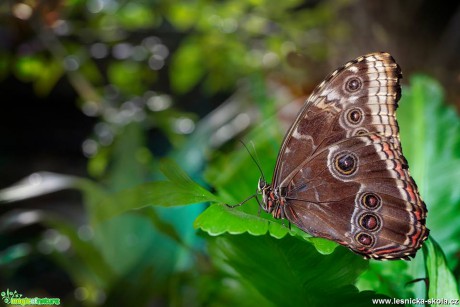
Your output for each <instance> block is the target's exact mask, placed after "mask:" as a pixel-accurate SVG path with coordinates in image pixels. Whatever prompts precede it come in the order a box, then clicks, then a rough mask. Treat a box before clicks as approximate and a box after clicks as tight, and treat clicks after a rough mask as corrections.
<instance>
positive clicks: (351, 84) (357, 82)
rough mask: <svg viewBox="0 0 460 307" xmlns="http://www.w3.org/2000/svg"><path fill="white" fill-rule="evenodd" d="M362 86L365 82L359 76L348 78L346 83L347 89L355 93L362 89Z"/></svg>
mask: <svg viewBox="0 0 460 307" xmlns="http://www.w3.org/2000/svg"><path fill="white" fill-rule="evenodd" d="M362 86H363V82H362V81H361V79H360V78H358V77H352V78H350V79H348V80H347V82H346V83H345V89H346V90H347V92H349V93H354V92H356V91H358V90H360V89H361V87H362Z"/></svg>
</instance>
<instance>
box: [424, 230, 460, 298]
mask: <svg viewBox="0 0 460 307" xmlns="http://www.w3.org/2000/svg"><path fill="white" fill-rule="evenodd" d="M423 248H424V250H425V251H426V252H425V262H426V270H427V276H428V277H429V288H428V298H443V299H447V300H448V301H451V300H457V302H458V301H459V299H460V295H459V293H458V286H457V282H456V280H455V277H454V275H453V274H452V272H451V271H450V269H449V267H448V266H447V262H446V257H445V256H444V253H443V252H442V249H441V247H440V246H439V244H438V243H437V242H436V241H435V240H434V239H433V238H432V237H431V236H430V237H429V238H428V240H427V241H426V242H425V244H424V246H423ZM444 305H446V304H432V305H431V306H444Z"/></svg>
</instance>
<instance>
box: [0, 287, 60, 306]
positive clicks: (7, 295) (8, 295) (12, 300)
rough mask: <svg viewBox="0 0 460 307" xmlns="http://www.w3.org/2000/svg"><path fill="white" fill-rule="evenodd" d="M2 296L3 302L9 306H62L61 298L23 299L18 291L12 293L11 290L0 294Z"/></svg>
mask: <svg viewBox="0 0 460 307" xmlns="http://www.w3.org/2000/svg"><path fill="white" fill-rule="evenodd" d="M0 294H1V296H2V300H3V302H5V304H9V305H21V306H26V305H60V304H61V299H59V298H47V297H44V298H39V297H33V298H30V297H22V294H19V293H18V291H16V290H14V291H10V289H6V291H2V293H0Z"/></svg>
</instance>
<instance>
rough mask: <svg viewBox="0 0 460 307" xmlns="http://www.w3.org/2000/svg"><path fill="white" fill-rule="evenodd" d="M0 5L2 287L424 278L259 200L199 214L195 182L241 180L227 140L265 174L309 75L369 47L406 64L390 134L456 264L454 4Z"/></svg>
mask: <svg viewBox="0 0 460 307" xmlns="http://www.w3.org/2000/svg"><path fill="white" fill-rule="evenodd" d="M0 17H1V18H0V48H1V49H0V90H1V91H0V93H1V101H2V110H1V111H0V116H1V117H0V119H1V121H0V123H1V125H2V126H1V129H0V140H1V142H0V173H1V175H2V176H1V179H0V187H1V188H3V189H2V190H1V191H0V201H1V203H0V214H1V215H0V289H1V291H5V290H6V289H7V288H9V289H15V290H17V291H18V292H19V293H22V294H23V295H24V296H28V297H35V296H38V297H59V298H61V300H62V302H63V304H64V305H65V306H99V305H105V306H112V305H128V304H129V305H138V306H163V305H173V306H182V305H186V306H193V305H196V306H201V305H212V306H221V305H228V304H238V305H242V306H245V305H251V306H252V305H254V303H259V304H263V305H264V306H265V305H280V304H282V303H284V304H288V305H289V302H291V305H299V304H302V305H306V304H307V305H318V304H321V302H324V301H322V299H324V298H325V297H328V299H329V301H328V302H329V303H331V304H332V303H336V302H338V301H339V302H341V303H342V304H343V302H349V304H350V305H353V306H359V305H362V306H368V305H369V299H370V298H371V297H372V298H375V297H379V296H382V295H387V296H390V297H397V298H408V297H423V296H424V295H425V288H426V287H425V284H424V283H422V282H419V283H413V284H410V285H406V283H407V282H410V281H411V280H414V279H416V278H422V277H424V276H425V272H424V269H423V257H422V256H421V253H419V256H418V257H417V258H416V259H415V260H414V261H412V262H411V263H406V262H393V263H377V262H370V263H368V262H366V261H363V260H362V259H361V258H359V257H357V256H355V255H353V254H352V253H350V252H348V251H346V250H345V249H343V248H341V247H338V248H336V249H335V250H334V248H335V247H336V246H335V245H332V246H330V244H329V243H328V242H323V241H324V240H319V241H318V240H316V241H315V240H314V239H313V240H311V242H312V243H313V244H314V245H315V246H316V249H315V248H313V247H312V246H311V244H309V243H306V242H305V238H303V235H302V234H301V233H295V231H294V233H292V232H290V233H291V234H292V236H288V235H287V234H288V232H289V231H288V230H287V229H286V228H285V227H283V226H282V225H280V224H279V223H278V222H277V221H273V220H272V219H270V217H268V216H266V215H263V214H262V216H261V217H258V216H257V206H256V204H255V203H253V202H249V203H248V205H247V206H243V207H241V208H239V209H238V210H234V211H230V210H227V209H226V208H224V207H222V206H217V205H212V206H211V207H209V208H208V209H207V210H206V211H204V213H203V214H202V215H201V216H200V217H199V218H198V219H197V217H198V216H199V215H200V214H201V213H202V212H203V210H204V209H205V208H206V206H207V204H206V203H207V202H208V201H213V202H219V201H224V202H231V203H236V202H238V201H241V200H242V199H244V198H245V197H247V196H249V195H251V194H252V193H254V191H255V188H256V182H257V179H258V176H259V173H258V170H257V168H256V167H255V165H254V164H253V163H252V162H251V160H250V158H249V157H248V154H247V153H246V152H245V151H244V150H243V149H242V148H241V145H240V144H239V143H238V142H237V140H238V139H243V140H245V141H246V142H248V143H250V142H254V146H255V151H256V152H257V155H258V157H259V160H260V162H261V166H262V168H263V170H264V172H265V174H266V175H267V174H268V175H267V176H271V172H272V169H273V166H274V163H275V158H276V155H277V152H278V148H279V145H280V141H281V139H282V136H283V133H284V129H286V127H287V126H288V125H289V123H290V122H292V120H293V118H294V116H295V114H296V112H297V110H298V108H299V107H300V106H301V104H302V102H303V100H304V99H305V97H306V96H307V95H308V94H309V93H310V92H311V90H312V89H313V88H314V86H315V85H316V84H318V83H319V82H320V81H321V80H322V78H323V77H324V76H325V75H326V74H327V73H329V72H331V71H332V70H333V69H335V68H336V67H338V66H339V65H341V64H343V63H344V62H345V61H347V60H350V59H353V58H355V57H357V56H359V55H362V54H365V53H368V52H373V51H380V50H383V51H388V52H391V53H392V55H393V56H394V57H395V58H396V60H397V61H398V63H399V64H400V65H401V67H402V69H403V73H404V75H405V76H406V78H405V79H403V81H404V82H405V83H406V84H408V83H409V80H410V84H409V87H405V88H404V89H403V100H402V101H401V109H400V112H399V113H398V119H399V120H400V124H401V138H402V141H403V146H404V152H405V153H406V155H407V158H408V160H409V162H410V165H411V171H412V173H413V175H414V177H415V178H416V180H417V182H418V184H419V187H420V189H421V193H422V196H423V197H424V199H425V200H426V202H427V205H428V208H429V210H430V213H429V220H428V225H429V227H430V228H431V229H432V236H433V238H434V239H436V240H437V241H438V242H439V243H440V246H441V248H442V250H443V251H444V253H445V254H446V260H447V265H448V267H449V268H450V269H451V270H452V271H453V274H454V276H455V279H456V280H457V281H458V279H459V276H460V265H459V261H458V260H459V259H458V258H459V257H458V255H459V250H460V241H459V240H458V237H459V234H460V226H459V225H460V222H459V221H458V219H459V216H460V194H459V191H460V190H459V189H458V188H456V186H455V184H456V183H457V182H458V179H460V171H459V167H458V165H460V164H459V163H458V162H459V161H458V160H459V158H460V157H459V152H460V133H459V129H460V128H459V119H458V116H457V114H456V111H455V109H457V110H458V106H460V90H459V89H460V87H459V83H460V61H459V58H458V54H459V52H460V36H459V35H458V33H459V31H458V29H459V27H460V9H459V6H458V4H457V3H455V2H449V3H442V4H437V3H433V1H423V0H412V1H405V2H400V1H379V2H377V1H372V2H371V1H364V0H361V1H360V0H330V1H320V0H305V1H300V0H288V1H283V2H279V1H276V2H275V1H268V0H238V1H200V0H196V1H176V0H169V1H152V0H136V1H121V0H67V1H65V0H42V1H38V0H24V1H16V0H6V1H2V2H1V3H0ZM414 72H422V73H424V74H428V75H431V76H432V77H434V78H435V79H437V80H438V81H434V80H433V79H430V78H426V77H424V76H420V75H419V76H418V77H416V78H414V79H411V78H408V77H409V76H411V75H412V74H413V73H414ZM443 88H444V89H445V90H443ZM445 101H449V102H450V103H451V106H450V107H446V106H445V104H444V103H445ZM291 102H292V103H291ZM163 158H167V160H162V159H163ZM172 161H175V163H177V164H178V165H179V166H178V165H176V164H175V163H174V162H172ZM187 174H188V175H187ZM189 177H191V178H189ZM23 178H24V179H23ZM192 180H194V181H196V182H198V183H200V184H201V185H202V186H205V187H206V188H207V189H209V190H210V191H213V192H216V193H215V194H216V195H214V194H211V193H210V192H207V191H206V189H204V188H202V187H201V186H199V185H197V184H195V183H194V182H193V181H192ZM51 192H54V193H51ZM190 203H197V204H195V205H192V206H179V205H185V204H190ZM152 205H153V206H152ZM195 220H196V221H195ZM194 221H195V225H193V224H194ZM194 226H195V227H196V228H198V230H197V229H195V228H194ZM229 233H231V234H239V235H235V236H232V235H229ZM254 235H257V236H254ZM274 238H276V239H274ZM316 250H319V251H320V252H321V253H323V254H326V255H323V254H321V253H319V252H317V251H316ZM332 264H333V265H332ZM283 268H289V269H283ZM293 268H297V269H293ZM255 272H259V273H260V274H257V273H255ZM431 282H433V283H434V282H435V280H432V281H431ZM438 288H440V287H438ZM358 289H359V290H358ZM359 291H361V292H359ZM376 293H378V294H376ZM331 295H332V296H331ZM446 295H453V294H452V293H447V294H446ZM287 299H289V300H290V301H289V302H286V301H285V300H287Z"/></svg>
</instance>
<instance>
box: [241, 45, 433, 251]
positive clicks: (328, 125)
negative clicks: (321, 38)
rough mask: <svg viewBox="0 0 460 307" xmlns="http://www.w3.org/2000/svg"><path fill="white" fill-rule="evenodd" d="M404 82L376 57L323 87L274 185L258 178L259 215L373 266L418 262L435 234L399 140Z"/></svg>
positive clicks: (295, 127) (387, 61)
mask: <svg viewBox="0 0 460 307" xmlns="http://www.w3.org/2000/svg"><path fill="white" fill-rule="evenodd" d="M401 78H402V74H401V70H400V67H399V65H398V64H397V63H396V62H395V60H394V59H393V57H392V56H391V55H390V54H388V53H385V52H378V53H371V54H367V55H364V56H360V57H358V58H357V59H355V60H352V61H350V62H348V63H346V64H345V65H343V66H342V67H341V68H339V69H337V70H335V71H334V72H333V73H332V74H330V75H329V76H328V77H327V78H326V79H325V80H324V81H323V82H321V83H320V84H319V85H318V86H317V87H316V88H315V90H314V91H313V92H312V94H311V95H310V97H309V98H308V99H307V101H306V102H305V104H304V106H303V108H302V109H301V111H300V112H299V114H298V116H297V118H296V120H295V121H294V123H293V124H292V125H291V127H290V128H289V129H288V131H287V133H286V135H285V137H284V140H283V143H282V145H281V149H280V151H279V154H278V158H277V161H276V166H275V170H274V175H273V182H272V184H269V183H268V182H266V181H265V179H264V177H263V176H262V177H261V178H260V179H259V183H258V191H257V193H256V194H255V195H253V196H252V197H256V198H257V194H259V195H260V194H261V195H262V198H263V203H260V202H259V204H260V206H261V208H262V209H263V210H264V211H266V212H267V213H271V214H272V215H273V217H274V218H276V219H287V220H288V221H289V222H290V223H292V224H294V225H296V226H297V227H298V228H300V229H301V230H303V231H305V232H307V233H309V234H311V235H313V236H315V237H321V238H326V239H330V240H333V241H335V242H337V243H339V244H341V245H344V246H346V247H348V248H349V249H350V250H352V251H353V252H355V253H357V254H360V255H362V256H363V257H364V258H366V259H370V258H372V259H377V260H385V259H386V260H392V259H394V260H396V259H405V260H410V257H415V254H416V252H417V250H418V249H419V248H420V247H421V246H422V244H423V242H424V241H425V240H426V238H427V237H428V234H429V229H428V228H427V227H426V226H425V220H426V215H427V209H426V206H425V203H424V202H423V200H422V199H421V197H420V195H419V192H418V189H417V185H416V184H415V182H414V180H413V179H412V177H411V176H410V173H409V167H408V163H407V160H406V159H405V157H404V156H403V153H402V148H401V143H400V139H399V126H398V122H397V121H396V115H395V111H396V109H397V107H398V101H399V99H400V97H401V86H400V79H401ZM257 199H258V198H257ZM247 200H248V199H247ZM243 203H244V202H243ZM241 204H242V203H240V204H238V205H241Z"/></svg>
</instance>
